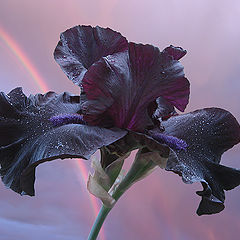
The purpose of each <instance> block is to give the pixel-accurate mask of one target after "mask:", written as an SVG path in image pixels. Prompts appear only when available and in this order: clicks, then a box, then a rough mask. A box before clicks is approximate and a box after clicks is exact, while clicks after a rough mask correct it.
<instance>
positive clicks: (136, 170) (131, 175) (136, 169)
mask: <svg viewBox="0 0 240 240" xmlns="http://www.w3.org/2000/svg"><path fill="white" fill-rule="evenodd" d="M137 158H138V157H137ZM153 167H155V164H154V163H152V162H151V161H149V162H146V161H138V159H135V161H134V163H133V165H132V166H131V168H130V170H129V171H128V173H127V175H126V176H125V177H124V179H123V180H122V181H121V183H120V184H119V186H118V187H117V188H116V190H115V192H114V193H113V194H112V197H113V198H114V199H115V200H116V202H117V201H118V199H119V198H120V197H121V196H122V195H123V194H124V193H125V192H126V191H127V189H128V188H130V187H131V186H132V184H133V183H134V182H136V181H138V180H140V179H141V177H142V176H144V175H145V174H146V173H147V172H148V170H151V169H152V168H153ZM112 208H113V206H112V207H111V208H108V207H106V206H104V205H103V206H102V208H101V210H100V212H99V214H98V216H97V218H96V220H95V222H94V225H93V227H92V229H91V232H90V234H89V236H88V240H95V239H96V238H97V236H98V234H99V231H100V229H101V227H102V225H103V222H104V220H105V219H106V217H107V215H108V214H109V212H110V211H111V210H112Z"/></svg>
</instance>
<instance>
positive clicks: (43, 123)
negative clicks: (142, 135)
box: [0, 88, 127, 196]
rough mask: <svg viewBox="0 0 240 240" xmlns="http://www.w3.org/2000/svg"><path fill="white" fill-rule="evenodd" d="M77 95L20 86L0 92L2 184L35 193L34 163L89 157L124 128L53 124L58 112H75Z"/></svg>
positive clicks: (122, 133) (114, 138)
mask: <svg viewBox="0 0 240 240" xmlns="http://www.w3.org/2000/svg"><path fill="white" fill-rule="evenodd" d="M79 109H80V103H79V97H76V96H71V95H69V94H68V93H63V94H60V95H58V94H56V93H54V92H49V93H46V94H45V95H41V94H37V95H35V96H33V95H30V96H29V97H26V96H25V95H24V94H23V92H22V90H21V89H20V88H16V89H14V90H13V91H11V92H10V93H9V94H8V95H5V94H4V93H1V94H0V164H1V169H0V173H1V176H2V179H3V182H4V184H5V185H7V186H8V187H10V188H11V189H13V190H14V191H16V192H18V193H25V194H28V195H31V196H32V195H34V181H35V167H36V166H37V165H38V164H40V163H43V162H45V161H51V160H53V159H57V158H61V159H63V158H84V159H88V158H89V157H90V156H91V155H92V154H93V153H94V152H95V151H96V150H97V149H98V148H101V147H102V146H105V145H109V144H111V143H112V142H114V141H116V140H118V139H120V138H121V137H123V136H124V135H125V134H126V133H127V132H126V131H124V130H120V129H105V128H100V127H91V126H86V125H82V124H67V125H63V126H60V125H55V124H53V123H52V121H50V119H51V118H52V117H54V116H58V115H59V114H75V113H77V112H78V111H79Z"/></svg>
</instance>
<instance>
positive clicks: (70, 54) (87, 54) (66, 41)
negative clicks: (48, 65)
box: [54, 26, 128, 86]
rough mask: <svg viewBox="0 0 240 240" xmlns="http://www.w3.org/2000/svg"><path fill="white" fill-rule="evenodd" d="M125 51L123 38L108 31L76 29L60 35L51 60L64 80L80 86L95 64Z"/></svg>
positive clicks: (82, 27) (92, 28) (81, 27)
mask: <svg viewBox="0 0 240 240" xmlns="http://www.w3.org/2000/svg"><path fill="white" fill-rule="evenodd" d="M127 47H128V42H127V40H126V38H124V37H123V36H122V35H121V34H120V33H118V32H115V31H113V30H111V29H110V28H101V27H98V26H97V27H91V26H76V27H73V28H70V29H68V30H67V31H65V32H63V33H62V34H61V36H60V41H59V42H58V45H57V47H56V49H55V52H54V58H55V60H56V62H57V63H58V64H59V65H60V67H61V68H62V70H63V72H64V73H65V74H66V75H67V77H68V78H69V79H70V80H71V81H73V82H74V83H75V84H77V85H79V86H80V85H81V82H82V79H83V76H84V74H85V73H86V71H87V69H88V68H89V67H90V66H91V65H92V64H93V63H94V62H96V61H98V60H99V59H100V58H101V57H103V56H107V55H110V54H114V53H117V52H121V51H124V50H126V49H127Z"/></svg>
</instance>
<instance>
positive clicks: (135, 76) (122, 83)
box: [82, 43, 189, 132]
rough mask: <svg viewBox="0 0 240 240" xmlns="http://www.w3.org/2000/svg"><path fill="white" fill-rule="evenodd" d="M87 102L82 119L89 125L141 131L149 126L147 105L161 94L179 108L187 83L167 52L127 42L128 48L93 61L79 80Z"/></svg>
mask: <svg viewBox="0 0 240 240" xmlns="http://www.w3.org/2000/svg"><path fill="white" fill-rule="evenodd" d="M82 83H83V89H84V92H85V93H86V96H87V101H86V102H85V103H84V105H83V113H84V120H86V121H87V122H88V123H89V124H91V125H99V126H104V125H106V124H109V122H111V121H112V125H114V126H117V127H119V128H126V129H130V130H132V131H139V132H142V131H143V130H144V129H145V128H147V127H150V126H153V122H152V120H151V117H149V114H148V112H147V108H148V106H149V104H151V103H152V102H153V101H155V100H156V98H158V97H160V96H161V97H163V98H164V99H165V100H166V101H167V102H169V104H170V105H173V106H175V107H176V108H177V109H179V110H180V111H183V110H184V109H185V107H186V105H187V103H188V98H189V82H188V80H187V79H186V78H185V76H184V72H183V66H182V65H181V64H180V62H179V61H177V60H176V57H175V58H174V57H173V56H172V54H171V55H169V54H168V51H167V50H166V51H163V52H160V51H159V49H158V48H156V47H154V46H151V45H143V44H135V43H129V49H128V51H125V52H121V53H116V54H113V55H109V56H107V57H103V58H101V59H100V60H99V61H98V62H96V63H95V64H93V65H92V66H91V67H90V68H89V70H88V71H87V73H86V74H85V76H84V79H83V82H82Z"/></svg>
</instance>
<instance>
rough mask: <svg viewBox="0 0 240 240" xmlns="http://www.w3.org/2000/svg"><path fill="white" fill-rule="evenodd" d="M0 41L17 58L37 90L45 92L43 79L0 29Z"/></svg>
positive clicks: (45, 87) (15, 44)
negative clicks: (0, 40)
mask: <svg viewBox="0 0 240 240" xmlns="http://www.w3.org/2000/svg"><path fill="white" fill-rule="evenodd" d="M0 39H2V40H3V42H4V43H5V44H6V46H7V47H8V49H9V50H10V51H11V52H12V53H13V54H14V55H15V56H16V57H17V59H18V60H19V61H20V63H21V64H22V65H23V67H24V68H25V69H26V71H27V72H28V73H29V74H30V76H31V77H32V79H33V80H34V82H35V83H36V84H37V86H38V88H39V89H40V91H42V92H47V91H48V87H47V84H46V83H45V82H44V80H43V78H42V77H41V76H40V74H39V73H38V71H37V69H36V68H35V67H34V66H33V64H32V63H31V62H30V60H29V59H28V57H27V56H26V55H25V54H24V53H23V51H22V50H21V48H20V47H19V46H18V45H17V43H16V42H15V41H14V40H13V39H12V38H11V37H10V36H9V35H8V34H7V33H6V32H5V31H3V29H2V28H1V27H0Z"/></svg>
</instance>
